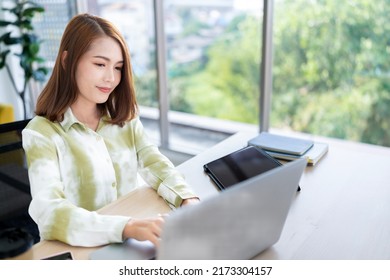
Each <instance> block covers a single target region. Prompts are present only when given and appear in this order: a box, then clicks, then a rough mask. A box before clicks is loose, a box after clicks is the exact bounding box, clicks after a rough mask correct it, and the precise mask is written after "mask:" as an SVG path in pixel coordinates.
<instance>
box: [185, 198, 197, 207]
mask: <svg viewBox="0 0 390 280" xmlns="http://www.w3.org/2000/svg"><path fill="white" fill-rule="evenodd" d="M199 201H200V200H199V198H197V197H194V198H187V199H184V200H183V202H182V203H181V205H180V206H186V205H192V204H197V203H199Z"/></svg>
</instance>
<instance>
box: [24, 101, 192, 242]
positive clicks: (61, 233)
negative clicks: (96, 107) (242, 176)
mask: <svg viewBox="0 0 390 280" xmlns="http://www.w3.org/2000/svg"><path fill="white" fill-rule="evenodd" d="M23 148H24V149H25V151H26V155H27V161H28V166H29V178H30V185H31V194H32V198H33V199H32V202H31V205H30V208H29V213H30V215H31V217H32V218H33V219H34V220H35V222H36V223H37V224H38V227H39V231H40V235H41V238H43V239H48V240H60V241H63V242H65V243H68V244H71V245H75V246H97V245H102V244H107V243H113V242H121V241H122V231H123V229H124V226H125V224H126V223H127V222H128V220H129V217H124V216H109V215H101V214H98V213H96V212H95V210H98V209H100V208H102V207H103V206H105V205H107V204H109V203H111V202H113V201H115V200H116V199H118V198H119V197H120V196H123V195H124V194H127V193H129V192H130V191H131V190H133V189H134V188H136V187H137V183H138V176H137V174H139V175H141V177H142V178H143V180H144V181H145V182H146V183H147V184H148V185H150V186H152V187H153V188H154V189H156V190H157V193H158V194H159V195H161V196H162V197H163V198H164V199H165V200H166V202H167V203H168V204H169V205H170V206H171V207H178V206H180V204H181V202H182V200H183V199H186V198H191V197H195V195H194V193H193V192H192V191H191V189H190V188H189V187H188V185H187V184H186V182H185V181H184V178H183V177H182V176H181V174H180V173H178V171H177V170H176V169H175V168H174V166H173V165H172V163H171V162H170V161H169V160H168V159H167V158H166V157H165V156H163V155H162V154H161V153H160V152H159V151H158V148H157V147H156V146H155V145H153V144H151V143H150V142H149V141H148V139H147V137H146V135H145V133H144V130H143V126H142V124H141V122H140V120H139V119H138V118H136V119H133V120H132V121H130V122H128V123H126V124H125V125H124V126H123V127H120V126H118V125H112V124H109V123H107V122H105V121H104V119H102V120H101V121H100V123H99V126H98V129H97V130H96V131H93V130H92V129H89V128H88V127H86V126H85V125H84V124H82V123H81V122H79V121H78V120H77V119H76V117H75V116H74V115H73V114H72V110H71V109H70V108H69V109H68V110H67V111H66V113H65V115H64V120H63V121H62V122H60V123H57V122H51V121H49V120H47V119H46V118H44V117H39V116H36V117H34V118H33V119H32V120H31V121H30V123H29V124H28V126H27V127H26V128H25V129H24V130H23Z"/></svg>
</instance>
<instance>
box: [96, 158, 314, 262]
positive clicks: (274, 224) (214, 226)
mask: <svg viewBox="0 0 390 280" xmlns="http://www.w3.org/2000/svg"><path fill="white" fill-rule="evenodd" d="M306 164H307V162H306V160H305V159H298V160H296V161H292V162H289V163H287V164H285V165H282V166H280V167H277V168H274V169H272V170H270V171H268V172H265V173H262V174H260V175H257V176H255V177H253V178H250V179H248V180H246V181H244V182H241V183H239V184H237V185H235V186H234V187H233V188H228V189H226V190H225V191H223V192H221V193H219V194H218V195H216V196H213V197H211V198H208V199H206V200H204V201H202V202H201V203H199V204H198V205H192V206H187V207H183V208H179V209H177V210H176V211H174V212H172V213H171V214H170V215H169V216H168V217H167V218H166V222H165V225H164V228H163V233H162V236H161V243H160V247H159V249H158V250H157V252H156V250H155V248H154V247H153V245H151V243H150V242H148V241H143V242H140V241H136V240H133V239H129V240H127V241H125V242H124V243H121V244H110V245H108V246H105V247H103V248H101V249H98V250H96V251H94V252H92V253H91V255H90V259H95V260H96V259H106V260H109V259H117V260H119V259H122V260H126V259H127V260H130V259H143V260H144V259H154V258H157V259H179V260H180V259H183V260H184V259H250V258H253V257H254V256H256V255H257V254H259V253H260V252H262V251H263V250H265V249H267V248H269V247H270V246H272V245H273V244H275V243H276V242H277V241H278V240H279V238H280V235H281V232H282V229H283V226H284V223H285V220H286V217H287V214H288V211H289V208H290V205H291V202H292V198H293V196H294V194H295V193H296V186H297V185H298V183H299V180H300V178H301V175H302V173H303V170H304V168H305V166H306Z"/></svg>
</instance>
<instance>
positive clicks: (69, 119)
mask: <svg viewBox="0 0 390 280" xmlns="http://www.w3.org/2000/svg"><path fill="white" fill-rule="evenodd" d="M75 123H78V124H80V125H81V126H83V127H84V124H83V123H81V122H80V121H79V120H78V119H77V118H76V117H75V115H73V112H72V109H71V108H70V107H69V108H68V109H67V110H66V111H65V113H64V119H63V120H62V121H61V122H60V125H61V126H62V128H63V129H64V130H65V131H68V130H69V128H70V127H71V126H72V125H74V124H75Z"/></svg>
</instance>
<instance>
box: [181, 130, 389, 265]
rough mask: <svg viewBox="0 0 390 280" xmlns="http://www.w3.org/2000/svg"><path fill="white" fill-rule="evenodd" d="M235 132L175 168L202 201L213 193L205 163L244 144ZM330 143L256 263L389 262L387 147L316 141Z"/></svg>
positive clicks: (245, 137)
mask: <svg viewBox="0 0 390 280" xmlns="http://www.w3.org/2000/svg"><path fill="white" fill-rule="evenodd" d="M253 136H255V134H251V133H238V134H236V135H234V136H232V137H230V138H228V139H227V140H225V141H223V142H221V143H219V144H218V145H216V146H215V147H213V148H211V149H210V150H208V151H205V152H203V153H201V154H199V155H198V156H196V157H194V158H193V159H191V160H189V161H187V162H185V163H183V164H182V165H180V166H179V167H178V169H179V170H180V171H181V172H182V173H183V174H184V175H185V176H186V180H187V181H188V182H189V183H190V184H191V185H192V186H193V187H194V189H195V190H196V191H197V192H198V193H199V195H200V196H201V197H202V198H206V197H208V196H210V195H215V194H217V192H218V190H217V188H215V187H214V186H213V184H212V182H211V180H210V179H209V178H208V176H207V175H206V174H204V173H203V169H202V166H203V164H205V163H207V162H209V161H211V160H214V159H216V158H218V157H220V156H223V155H225V154H228V153H229V152H231V151H234V150H237V149H239V148H242V147H244V146H246V143H247V140H249V139H250V138H252V137H253ZM314 140H317V141H323V142H327V143H329V151H328V153H327V154H326V155H325V157H324V158H323V159H321V160H320V161H319V162H318V163H317V165H315V166H308V167H307V168H306V170H305V172H304V174H303V177H302V179H301V183H300V186H301V188H302V191H301V192H300V193H298V194H297V196H296V198H295V200H294V202H293V204H292V207H291V209H290V213H289V215H288V218H287V221H286V224H285V227H284V230H283V232H282V235H281V238H280V240H279V242H278V243H276V244H275V245H274V246H273V247H271V248H270V249H269V250H267V251H265V252H263V253H262V254H260V255H259V256H257V258H259V259H390V149H389V148H383V147H377V146H373V145H365V144H358V143H353V142H347V141H341V140H335V139H327V138H314Z"/></svg>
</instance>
